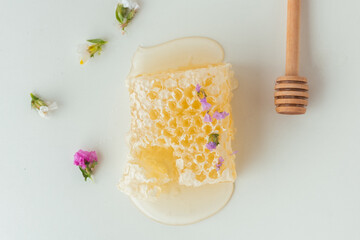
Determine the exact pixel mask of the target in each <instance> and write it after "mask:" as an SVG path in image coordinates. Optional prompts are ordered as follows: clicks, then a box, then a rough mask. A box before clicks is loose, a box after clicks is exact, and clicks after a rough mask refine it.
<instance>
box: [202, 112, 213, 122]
mask: <svg viewBox="0 0 360 240" xmlns="http://www.w3.org/2000/svg"><path fill="white" fill-rule="evenodd" d="M211 121H212V119H211V116H210V114H209V113H206V114H205V117H204V122H211Z"/></svg>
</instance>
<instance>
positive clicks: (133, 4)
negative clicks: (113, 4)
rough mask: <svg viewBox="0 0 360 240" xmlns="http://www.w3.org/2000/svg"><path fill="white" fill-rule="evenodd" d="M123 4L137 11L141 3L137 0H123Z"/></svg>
mask: <svg viewBox="0 0 360 240" xmlns="http://www.w3.org/2000/svg"><path fill="white" fill-rule="evenodd" d="M121 4H122V5H123V6H124V7H125V8H129V9H134V10H135V11H136V10H138V9H139V7H140V6H139V4H138V3H137V2H135V1H132V0H122V1H121Z"/></svg>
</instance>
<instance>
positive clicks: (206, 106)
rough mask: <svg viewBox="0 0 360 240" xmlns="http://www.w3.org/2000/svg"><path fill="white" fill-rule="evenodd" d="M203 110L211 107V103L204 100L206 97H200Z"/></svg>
mask: <svg viewBox="0 0 360 240" xmlns="http://www.w3.org/2000/svg"><path fill="white" fill-rule="evenodd" d="M200 102H201V106H202V108H203V111H208V110H210V108H211V104H210V103H208V102H207V101H206V97H204V98H201V99H200Z"/></svg>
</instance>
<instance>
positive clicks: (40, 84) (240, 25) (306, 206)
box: [0, 0, 360, 240]
mask: <svg viewBox="0 0 360 240" xmlns="http://www.w3.org/2000/svg"><path fill="white" fill-rule="evenodd" d="M141 6H142V9H141V12H139V14H138V16H137V17H136V18H135V20H134V22H133V23H132V24H131V26H129V29H128V30H129V31H128V34H127V35H126V36H122V35H121V33H120V30H118V29H116V27H115V26H114V21H115V20H114V19H115V17H114V8H115V2H114V1H102V0H96V1H95V0H78V1H72V0H64V1H54V0H53V1H45V0H42V1H40V0H38V1H5V0H2V1H1V7H0V33H1V44H0V56H1V58H0V83H1V85H0V114H1V118H0V141H1V142H0V152H1V168H0V176H1V177H0V189H1V198H0V239H5V240H13V239H31V240H32V239H34V240H35V239H36V240H42V239H55V240H57V239H61V240H63V239H70V240H72V239H74V240H78V239H87V240H93V239H94V240H95V239H96V240H98V239H106V240H107V239H246V240H253V239H256V240H257V239H259V240H262V239H276V240H282V239H284V240H285V239H286V240H287V239H292V240H297V239H301V240H302V239H316V240H318V239H326V240H329V239H330V240H333V239H334V240H335V239H359V238H360V229H359V225H360V217H359V216H360V205H359V202H360V188H359V183H360V174H359V173H360V162H359V156H360V148H359V143H360V137H359V136H360V127H359V117H360V107H359V104H358V101H359V100H358V96H359V88H360V81H359V77H358V71H357V70H358V68H359V64H360V44H359V43H360V33H359V31H357V27H358V26H357V24H358V23H359V22H360V15H359V14H358V9H359V8H360V2H359V1H335V0H316V1H310V0H303V15H302V16H303V19H302V36H301V40H302V42H301V47H302V53H301V54H302V55H301V66H300V69H301V74H302V75H304V76H306V77H307V78H308V79H309V85H310V89H311V91H310V94H311V98H310V106H309V108H308V112H307V114H306V115H304V116H282V115H277V114H276V113H275V112H274V106H273V86H274V81H275V79H276V77H278V76H280V75H282V74H283V72H284V65H285V63H284V60H285V48H284V47H285V23H286V3H285V0H282V1H278V0H246V1H245V0H237V1H235V0H233V1H210V0H206V1H205V0H202V1H200V0H198V1H192V0H184V1H165V0H163V1H156V0H152V1H143V2H142V4H141ZM191 35H200V36H208V37H211V38H214V39H215V40H217V41H219V42H220V43H221V44H222V45H223V46H224V48H225V53H226V57H225V59H226V60H227V61H228V62H231V63H232V64H233V66H234V70H235V72H236V76H237V77H238V79H239V81H240V88H239V89H238V90H237V91H236V92H235V93H236V96H235V98H234V101H233V107H234V108H235V109H238V114H237V115H236V116H235V124H236V127H237V128H238V133H237V139H236V141H235V144H234V148H237V149H238V150H239V151H240V152H239V154H238V156H239V157H238V160H237V163H238V175H239V176H238V179H237V185H236V190H235V192H234V196H233V198H232V199H231V201H230V203H229V204H228V205H227V206H226V207H225V209H223V210H222V211H221V212H220V213H218V214H217V215H215V216H214V217H212V218H210V219H207V220H205V221H202V222H200V223H197V224H194V225H190V226H182V227H173V226H165V225H161V224H159V223H156V222H154V221H152V220H150V219H148V218H147V217H145V216H144V215H143V214H142V213H141V212H139V211H138V210H137V209H136V208H135V207H133V206H132V204H131V202H130V201H129V199H128V198H127V197H126V196H125V195H123V194H122V193H121V192H119V191H118V190H117V189H116V187H115V186H116V183H117V181H118V179H119V177H120V173H121V168H122V165H123V163H124V160H125V155H126V151H127V150H126V145H125V138H124V135H125V133H126V132H127V131H128V128H129V119H130V118H129V106H128V102H127V101H128V95H127V89H126V87H125V82H124V80H123V79H125V76H126V75H127V73H128V70H129V68H130V60H131V56H132V54H133V53H134V51H135V49H136V48H137V46H138V45H139V44H143V45H153V44H157V43H160V42H163V41H167V40H171V39H174V38H178V37H183V36H191ZM94 37H104V38H107V39H108V40H109V44H108V45H107V46H106V47H105V52H104V54H103V55H101V56H100V57H96V58H95V59H92V60H93V61H91V62H89V64H87V65H86V66H80V65H79V64H78V59H77V56H76V48H77V45H78V44H80V43H83V42H84V40H85V39H88V38H94ZM31 91H36V92H37V93H38V94H40V95H41V96H43V97H44V98H47V99H48V100H56V101H57V102H58V104H59V109H58V110H57V111H56V112H55V113H54V114H53V116H52V119H50V120H48V121H46V120H43V119H41V118H40V117H39V116H38V114H37V113H36V112H35V111H32V110H30V107H29V104H30V97H29V93H30V92H31ZM79 148H83V149H89V150H96V151H98V152H99V156H100V164H99V165H98V166H97V172H96V175H95V178H96V183H95V184H92V183H84V182H83V179H82V176H81V174H80V172H79V170H78V169H77V168H76V167H74V166H73V165H72V160H73V159H72V156H73V154H74V153H75V152H76V151H77V150H78V149H79Z"/></svg>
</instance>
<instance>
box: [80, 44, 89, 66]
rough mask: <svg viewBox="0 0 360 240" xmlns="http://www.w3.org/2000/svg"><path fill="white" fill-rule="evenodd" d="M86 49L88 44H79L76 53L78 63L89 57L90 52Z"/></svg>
mask: <svg viewBox="0 0 360 240" xmlns="http://www.w3.org/2000/svg"><path fill="white" fill-rule="evenodd" d="M88 49H89V45H88V44H82V45H79V48H78V54H79V58H80V64H85V63H87V61H88V60H89V59H90V52H89V51H88Z"/></svg>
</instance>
